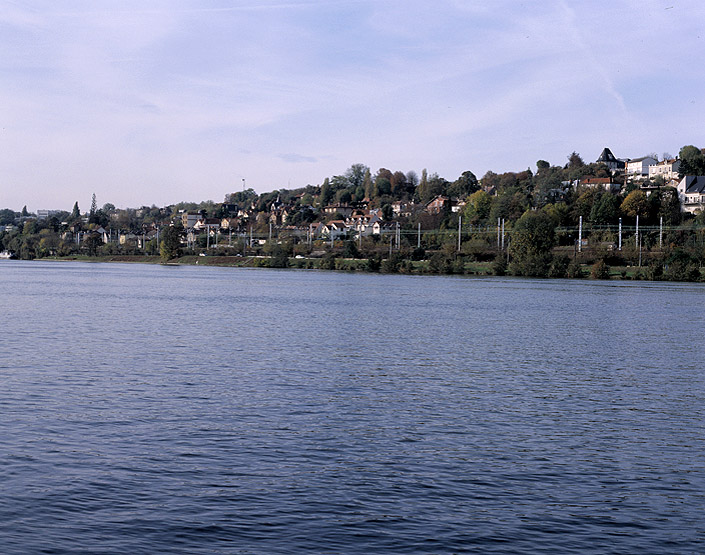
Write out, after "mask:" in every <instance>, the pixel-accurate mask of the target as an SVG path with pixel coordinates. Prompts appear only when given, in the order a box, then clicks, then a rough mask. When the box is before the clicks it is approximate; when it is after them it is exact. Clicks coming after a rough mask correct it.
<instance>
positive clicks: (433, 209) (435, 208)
mask: <svg viewBox="0 0 705 555" xmlns="http://www.w3.org/2000/svg"><path fill="white" fill-rule="evenodd" d="M449 200H450V199H449V198H448V197H444V196H442V195H440V196H437V197H436V198H434V199H433V200H432V201H431V202H429V203H427V204H426V212H428V213H429V214H440V213H441V212H443V209H444V208H445V206H446V204H447V203H448V202H449Z"/></svg>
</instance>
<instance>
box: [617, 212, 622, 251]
mask: <svg viewBox="0 0 705 555" xmlns="http://www.w3.org/2000/svg"><path fill="white" fill-rule="evenodd" d="M618 250H620V251H621V250H622V218H619V247H618Z"/></svg>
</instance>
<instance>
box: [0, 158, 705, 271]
mask: <svg viewBox="0 0 705 555" xmlns="http://www.w3.org/2000/svg"><path fill="white" fill-rule="evenodd" d="M704 208H705V149H700V148H698V147H695V146H692V145H688V146H684V147H683V148H681V150H680V152H679V153H678V155H677V156H672V155H670V154H668V153H664V154H663V155H661V156H658V155H657V154H655V153H651V154H648V155H646V156H641V157H638V158H619V157H617V156H616V155H615V154H614V153H613V152H612V150H611V149H610V148H604V149H603V150H602V152H601V153H600V155H599V156H598V157H597V158H596V159H595V161H594V162H585V161H584V160H583V158H582V157H581V156H580V155H579V154H578V153H576V152H573V153H571V154H570V155H569V156H568V157H567V162H566V163H565V164H563V165H551V164H550V163H549V162H547V161H545V160H538V161H537V162H536V167H535V169H533V170H532V169H531V168H528V169H526V170H524V171H519V172H505V173H501V174H497V173H494V172H492V171H488V172H487V173H486V174H485V175H484V176H482V178H480V179H478V178H477V177H476V176H475V175H474V174H473V173H472V172H471V171H465V172H463V173H462V174H461V175H460V176H459V177H458V178H457V179H455V180H454V181H449V180H447V179H445V178H443V177H441V176H439V175H438V174H436V173H430V174H429V173H428V172H427V171H426V170H423V171H422V172H421V175H418V174H417V173H416V172H414V171H409V172H406V173H404V172H402V171H391V170H389V169H386V168H380V169H379V170H377V171H376V172H373V171H372V170H371V169H370V168H369V167H367V166H365V165H364V164H353V165H352V166H350V168H348V169H347V170H346V171H345V172H344V173H342V174H341V175H336V176H332V177H328V178H325V180H324V181H323V183H321V184H320V185H316V186H313V185H309V186H306V187H303V188H299V189H293V190H287V189H279V190H273V191H271V192H266V193H261V194H257V193H256V192H255V191H254V190H252V189H247V190H242V191H237V192H229V193H227V194H225V197H224V199H223V202H220V203H216V202H213V201H205V202H201V203H179V204H175V205H171V206H165V207H156V206H152V207H147V206H143V207H141V208H134V209H133V208H128V209H118V208H116V207H115V206H113V205H112V204H110V203H107V204H104V205H103V206H102V207H98V203H97V200H96V197H95V195H93V198H92V203H91V206H90V209H89V210H88V211H85V212H83V211H81V210H80V208H79V204H78V202H76V203H75V204H74V206H73V209H72V210H71V211H62V210H37V212H36V213H30V212H28V211H27V209H26V207H25V208H24V209H23V210H22V211H21V212H15V211H13V210H11V209H8V208H6V209H3V210H0V226H1V227H0V247H1V250H2V251H3V256H4V257H6V258H7V257H15V258H22V259H34V258H43V257H71V256H98V255H103V256H116V257H117V256H133V257H134V256H140V255H142V256H143V255H152V256H157V255H160V256H161V258H162V259H163V260H165V261H168V260H173V259H177V258H179V257H183V256H209V255H210V256H214V255H217V256H220V257H265V258H269V259H270V261H269V262H268V263H269V264H270V265H278V266H289V265H299V266H300V267H323V266H322V265H321V264H322V263H319V264H318V265H317V266H315V265H314V266H310V265H309V266H301V265H302V264H304V262H299V261H301V260H307V261H310V260H311V259H316V258H319V259H323V260H326V261H327V262H325V264H327V265H328V266H329V267H333V268H339V267H345V264H344V263H343V262H340V261H339V262H335V259H340V260H348V259H353V260H354V259H364V260H366V264H367V265H366V266H365V268H366V269H372V270H375V269H379V268H381V269H382V270H383V271H384V269H385V268H386V269H387V270H391V271H409V272H413V271H415V269H416V268H423V269H425V270H428V271H433V272H444V273H467V271H468V267H469V266H468V264H470V263H472V262H485V263H491V264H492V267H491V272H492V273H500V274H503V273H512V274H515V275H527V276H555V277H566V276H568V277H571V276H577V275H579V274H580V273H581V268H585V265H586V264H590V268H592V266H594V265H597V264H601V268H602V270H601V271H602V272H603V273H604V272H605V271H606V270H605V269H604V268H609V267H610V266H615V267H616V266H624V267H629V266H638V267H639V268H642V267H643V268H646V269H649V270H648V271H649V272H651V274H649V275H650V276H651V277H652V278H658V277H659V276H661V275H665V276H667V277H670V278H674V275H669V272H670V274H674V270H672V269H673V268H674V267H677V268H679V272H680V273H681V274H683V273H685V274H687V276H688V279H700V273H701V272H700V269H701V268H702V265H703V259H704V258H705V256H704V255H705V251H704V250H703V233H704V230H705V210H704ZM674 257H675V258H674ZM331 260H333V262H330V261H331ZM434 260H435V265H434V262H433V261H434ZM390 261H391V262H390ZM421 261H426V266H423V265H422V262H421ZM383 262H384V263H385V264H386V266H385V265H384V264H383ZM415 263H416V265H415ZM306 264H310V262H306ZM696 270H697V271H696ZM645 271H646V270H645ZM679 275H680V274H679ZM677 278H678V277H677V276H676V277H675V278H674V279H677Z"/></svg>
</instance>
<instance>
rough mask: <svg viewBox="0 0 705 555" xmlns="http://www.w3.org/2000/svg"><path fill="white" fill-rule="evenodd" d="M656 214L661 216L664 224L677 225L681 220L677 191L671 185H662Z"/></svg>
mask: <svg viewBox="0 0 705 555" xmlns="http://www.w3.org/2000/svg"><path fill="white" fill-rule="evenodd" d="M660 197H661V198H660V199H659V200H660V202H659V210H658V215H659V216H660V217H662V218H663V223H664V224H666V225H678V224H679V223H680V222H681V203H680V200H679V199H678V191H677V190H676V189H675V188H673V187H664V188H663V189H662V190H661V195H660Z"/></svg>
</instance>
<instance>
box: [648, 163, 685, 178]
mask: <svg viewBox="0 0 705 555" xmlns="http://www.w3.org/2000/svg"><path fill="white" fill-rule="evenodd" d="M680 169H681V161H680V160H679V159H678V158H671V159H670V160H662V161H661V162H657V163H656V164H653V165H651V166H649V179H653V178H654V177H656V176H659V175H660V176H661V177H663V179H664V180H665V181H668V180H670V179H674V178H677V177H678V172H679V171H680Z"/></svg>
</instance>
